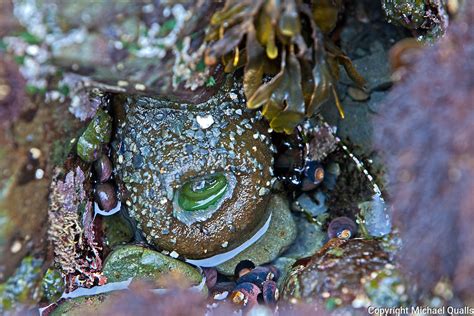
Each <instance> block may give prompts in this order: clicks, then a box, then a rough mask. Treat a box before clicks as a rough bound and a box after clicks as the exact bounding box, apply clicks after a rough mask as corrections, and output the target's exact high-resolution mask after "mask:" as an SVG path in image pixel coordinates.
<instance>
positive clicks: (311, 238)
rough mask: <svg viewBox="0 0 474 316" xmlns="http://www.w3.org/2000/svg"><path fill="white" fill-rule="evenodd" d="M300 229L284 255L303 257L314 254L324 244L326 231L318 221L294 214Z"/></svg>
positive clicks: (296, 257) (295, 257)
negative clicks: (310, 220)
mask: <svg viewBox="0 0 474 316" xmlns="http://www.w3.org/2000/svg"><path fill="white" fill-rule="evenodd" d="M293 218H294V219H295V222H296V227H297V229H298V234H297V236H296V239H295V241H294V242H293V243H292V244H291V245H290V247H289V248H288V250H286V251H285V252H284V253H283V254H282V256H283V257H288V258H293V259H296V260H298V259H301V258H306V257H310V256H312V255H314V254H315V253H316V252H317V251H318V250H319V249H320V248H321V247H322V246H323V244H324V241H325V240H326V232H324V231H323V229H322V227H321V226H320V225H318V224H316V223H311V222H309V221H308V220H307V219H306V218H305V217H304V216H295V215H294V216H293Z"/></svg>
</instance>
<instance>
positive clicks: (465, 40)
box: [375, 4, 474, 300]
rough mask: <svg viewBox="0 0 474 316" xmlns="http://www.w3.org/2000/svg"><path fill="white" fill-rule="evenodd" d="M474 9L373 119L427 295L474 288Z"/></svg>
mask: <svg viewBox="0 0 474 316" xmlns="http://www.w3.org/2000/svg"><path fill="white" fill-rule="evenodd" d="M473 20H474V6H473V5H472V4H466V6H465V11H464V12H462V13H460V15H459V17H458V19H457V20H456V21H455V22H454V23H453V24H451V26H450V28H449V29H448V32H447V34H446V36H445V37H444V38H443V39H441V40H440V41H439V42H438V43H437V44H435V45H434V46H432V47H428V48H426V49H424V50H423V51H422V52H421V53H420V54H419V55H418V60H417V62H416V63H414V67H413V68H412V69H411V73H410V74H408V75H407V76H404V78H403V80H402V82H401V83H400V84H399V85H397V86H396V87H395V88H394V89H393V90H392V91H391V93H390V95H389V96H388V97H387V99H386V102H385V106H384V112H383V115H381V117H379V118H378V119H377V121H376V124H375V129H376V130H375V138H376V143H377V144H378V146H379V148H380V149H381V151H382V152H383V154H384V156H385V158H386V162H387V169H388V178H389V182H390V188H389V190H390V192H391V195H392V196H391V199H392V201H393V215H394V219H395V221H396V223H397V225H398V226H399V227H400V233H401V237H402V239H403V247H402V249H401V253H400V261H401V263H402V266H403V268H404V269H405V271H407V272H408V273H410V274H411V277H412V278H413V280H415V281H417V282H418V283H419V285H420V288H421V290H422V291H423V292H425V293H428V292H429V291H430V290H431V289H432V288H433V287H434V286H435V285H436V283H437V282H438V281H439V280H441V279H443V278H448V280H450V281H451V282H452V284H453V286H454V291H455V293H456V294H459V295H460V296H461V297H462V298H465V299H466V300H471V299H472V298H473V297H472V295H473V293H474V283H473V282H472V275H474V248H473V247H472V245H473V244H474V233H473V230H472V223H473V222H474V199H473V195H472V193H473V192H474V142H473V141H472V139H473V138H474V124H473V122H474V111H473V107H472V106H473V103H472V102H473V101H472V100H474V76H473V73H474V29H473V28H472V25H470V24H472V21H473Z"/></svg>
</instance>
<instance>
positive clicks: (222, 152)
mask: <svg viewBox="0 0 474 316" xmlns="http://www.w3.org/2000/svg"><path fill="white" fill-rule="evenodd" d="M242 97H243V96H242V95H241V94H240V89H239V87H238V86H236V85H233V83H232V82H231V80H229V81H228V82H227V85H226V86H225V87H223V89H222V91H220V92H219V93H218V94H217V95H215V96H214V97H213V98H211V99H209V100H208V101H206V102H204V103H201V104H197V105H192V104H185V103H179V102H170V101H168V100H160V99H152V98H144V97H143V98H141V97H140V98H133V97H130V98H128V99H126V100H123V103H124V104H122V102H120V104H117V106H118V107H121V106H122V105H123V106H124V107H125V110H126V111H127V115H126V117H125V120H124V121H123V122H120V124H119V126H120V128H119V129H118V130H117V135H116V138H117V141H116V143H115V145H114V148H115V153H114V166H115V172H116V175H117V179H118V182H119V183H120V185H122V186H123V187H124V191H125V193H124V196H125V201H124V202H125V204H126V205H127V206H128V211H129V214H130V215H131V216H132V217H133V218H135V219H136V220H137V222H138V224H139V228H140V229H141V230H142V231H143V233H144V236H145V237H146V240H147V241H148V242H149V243H150V244H153V245H155V246H158V247H160V248H162V249H165V250H167V251H170V252H172V251H175V252H177V253H178V254H180V255H182V256H185V257H186V258H190V259H201V258H208V257H211V256H213V255H215V254H219V253H223V252H227V251H229V250H231V249H233V248H235V247H237V246H239V245H240V244H241V243H243V242H244V241H245V240H247V239H249V238H250V237H251V236H253V235H254V234H255V233H256V232H257V231H258V229H260V228H261V227H262V225H263V224H264V223H265V221H266V220H267V218H268V211H267V210H266V205H267V202H268V198H269V194H268V193H269V192H270V190H269V189H270V186H271V178H272V177H271V170H270V169H271V165H272V159H273V158H272V153H271V151H270V139H269V135H268V131H267V128H266V127H265V125H264V123H263V122H261V121H259V120H258V119H257V118H256V115H255V112H252V111H249V110H243V109H244V108H245V104H244V103H243V99H242ZM183 109H186V111H183ZM239 113H241V114H239ZM199 115H200V116H206V117H207V116H209V115H210V116H212V118H213V124H212V126H211V127H209V128H207V129H202V128H201V127H200V125H199V123H198V122H197V117H198V116H199ZM137 126H140V128H137ZM213 129H218V130H219V131H220V133H219V134H217V135H218V136H215V133H214V132H213V131H212V130H213ZM237 131H242V133H241V134H240V135H239V133H237ZM189 146H192V150H191V151H190V152H189V151H186V148H189ZM145 149H146V150H145ZM138 158H139V159H138Z"/></svg>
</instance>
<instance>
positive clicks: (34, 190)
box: [0, 98, 79, 282]
mask: <svg viewBox="0 0 474 316" xmlns="http://www.w3.org/2000/svg"><path fill="white" fill-rule="evenodd" d="M23 110H24V111H27V113H28V115H25V114H24V111H23V112H22V114H20V117H19V119H18V120H16V121H15V122H14V123H13V125H12V126H11V128H10V129H8V130H7V129H4V128H3V127H0V170H1V173H0V253H1V254H2V255H1V256H0V282H1V281H4V280H5V279H6V278H7V277H8V276H9V275H11V273H13V271H14V270H15V268H16V266H17V264H19V262H20V261H21V259H22V258H23V257H24V256H25V255H26V254H27V253H30V254H34V255H36V254H41V255H44V254H45V253H46V252H45V250H44V248H43V247H44V246H45V241H46V238H45V234H46V230H47V227H48V225H47V224H46V222H47V210H48V192H49V186H50V181H51V174H52V172H51V171H52V167H53V165H54V161H56V160H57V161H59V162H60V163H61V164H62V163H63V161H62V160H61V159H56V158H57V157H56V156H55V153H56V150H55V147H56V145H57V147H61V148H67V147H68V146H67V144H68V143H70V140H71V138H72V137H74V136H75V135H77V130H78V129H79V124H78V122H75V121H74V120H73V117H72V115H69V114H68V113H67V108H66V107H65V106H63V105H61V104H50V105H48V106H46V105H45V104H44V103H43V101H42V100H41V99H39V98H38V99H37V100H35V103H33V102H31V101H26V102H25V104H24V105H23Z"/></svg>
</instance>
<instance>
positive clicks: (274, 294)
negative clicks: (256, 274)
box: [262, 280, 280, 306]
mask: <svg viewBox="0 0 474 316" xmlns="http://www.w3.org/2000/svg"><path fill="white" fill-rule="evenodd" d="M279 295H280V294H279V292H278V286H277V284H276V282H275V281H273V280H267V281H265V282H263V284H262V296H263V302H264V303H265V304H268V305H270V306H274V305H275V304H276V302H277V301H278V297H279Z"/></svg>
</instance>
